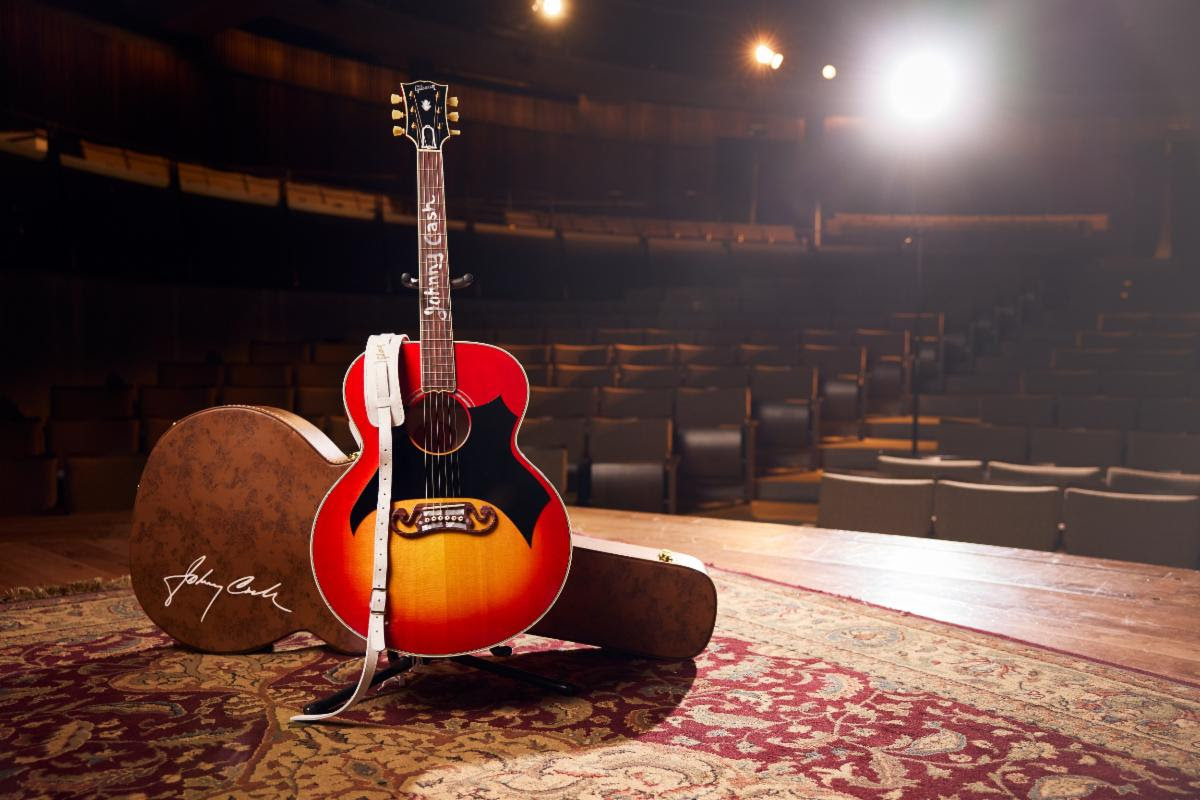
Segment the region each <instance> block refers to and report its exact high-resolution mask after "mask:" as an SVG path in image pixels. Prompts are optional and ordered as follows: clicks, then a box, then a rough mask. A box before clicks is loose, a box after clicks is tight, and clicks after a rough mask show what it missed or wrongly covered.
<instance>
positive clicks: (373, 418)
mask: <svg viewBox="0 0 1200 800" xmlns="http://www.w3.org/2000/svg"><path fill="white" fill-rule="evenodd" d="M406 341H408V336H406V335H405V334H400V335H395V334H391V333H384V334H379V335H377V336H372V337H370V338H369V339H368V340H367V350H366V353H365V355H364V358H363V400H364V402H365V405H366V407H367V419H368V420H370V422H371V424H372V425H374V426H375V427H376V429H377V430H378V431H379V497H378V500H377V502H376V505H375V562H374V564H375V566H374V570H373V571H372V576H371V619H370V621H369V623H368V625H367V648H366V652H365V653H364V654H363V665H362V673H361V674H360V675H359V678H358V686H356V687H355V689H354V694H353V695H351V696H350V699H349V700H347V701H346V702H345V703H343V704H342V705H341V706H340V707H339V708H337V709H335V710H334V711H330V712H328V713H326V714H298V715H296V716H294V717H292V722H319V721H320V720H324V719H329V718H330V717H336V716H338V715H339V714H341V713H343V712H344V711H346V709H348V708H350V707H351V706H353V705H354V704H355V703H357V702H358V701H359V700H361V699H362V696H363V695H364V694H366V692H367V689H369V688H371V679H372V678H374V677H375V671H376V670H377V669H378V667H379V657H380V656H381V655H383V653H384V652H385V651H386V650H387V641H386V637H385V635H384V629H385V628H384V626H385V622H386V618H385V614H386V611H387V579H388V538H389V535H390V527H391V525H390V523H391V517H392V428H393V427H399V426H401V425H403V424H404V403H403V397H402V396H401V394H400V344H401V343H402V342H406Z"/></svg>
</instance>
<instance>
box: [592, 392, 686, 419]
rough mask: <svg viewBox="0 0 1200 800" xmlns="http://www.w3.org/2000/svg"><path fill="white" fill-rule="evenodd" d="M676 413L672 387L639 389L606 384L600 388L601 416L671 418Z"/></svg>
mask: <svg viewBox="0 0 1200 800" xmlns="http://www.w3.org/2000/svg"><path fill="white" fill-rule="evenodd" d="M674 415H675V392H674V390H672V389H638V388H630V387H617V386H605V387H603V388H602V389H600V413H599V416H601V417H641V418H643V419H653V418H655V417H658V418H660V419H670V418H671V417H673V416H674Z"/></svg>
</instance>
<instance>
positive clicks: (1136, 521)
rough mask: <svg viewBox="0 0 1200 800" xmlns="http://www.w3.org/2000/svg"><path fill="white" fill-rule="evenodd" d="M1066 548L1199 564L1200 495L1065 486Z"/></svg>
mask: <svg viewBox="0 0 1200 800" xmlns="http://www.w3.org/2000/svg"><path fill="white" fill-rule="evenodd" d="M1064 519H1065V522H1066V529H1065V531H1064V535H1063V544H1064V545H1065V546H1066V550H1067V552H1068V553H1072V554H1074V555H1081V556H1095V557H1098V558H1114V559H1119V560H1121V561H1140V562H1143V563H1147V564H1163V565H1166V566H1170V567H1181V568H1185V569H1196V568H1197V567H1200V497H1196V496H1194V495H1186V496H1185V495H1163V494H1123V493H1119V492H1099V491H1090V490H1088V489H1068V490H1067V493H1066V501H1065V505H1064Z"/></svg>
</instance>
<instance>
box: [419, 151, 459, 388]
mask: <svg viewBox="0 0 1200 800" xmlns="http://www.w3.org/2000/svg"><path fill="white" fill-rule="evenodd" d="M417 244H418V249H419V251H420V276H421V281H420V288H421V302H420V308H421V387H422V388H423V389H424V390H425V391H427V392H429V391H447V392H452V391H454V389H455V387H456V383H455V378H454V324H453V319H452V317H451V315H450V258H449V255H448V254H447V251H446V193H445V184H444V181H443V178H442V152H441V151H440V150H417Z"/></svg>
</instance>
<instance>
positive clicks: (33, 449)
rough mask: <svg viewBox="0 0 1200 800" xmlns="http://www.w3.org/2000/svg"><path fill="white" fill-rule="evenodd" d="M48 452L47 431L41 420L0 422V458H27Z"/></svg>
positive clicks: (6, 420) (7, 420)
mask: <svg viewBox="0 0 1200 800" xmlns="http://www.w3.org/2000/svg"><path fill="white" fill-rule="evenodd" d="M44 452H46V429H45V426H44V425H43V424H42V421H41V420H36V419H19V418H17V419H4V420H0V458H25V457H27V456H40V455H42V454H43V453H44Z"/></svg>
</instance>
